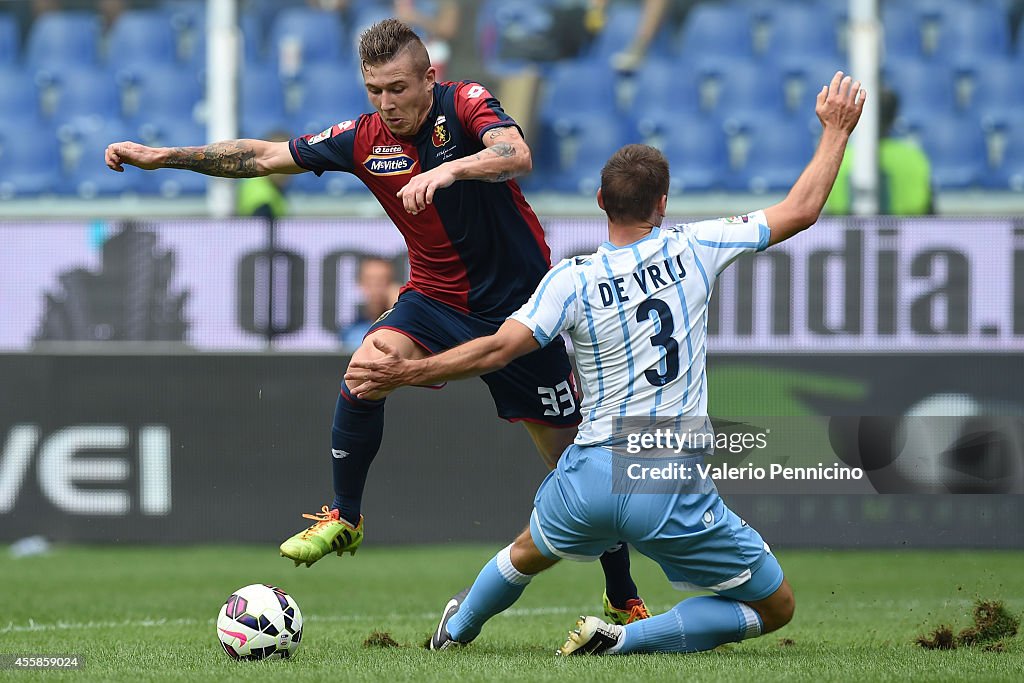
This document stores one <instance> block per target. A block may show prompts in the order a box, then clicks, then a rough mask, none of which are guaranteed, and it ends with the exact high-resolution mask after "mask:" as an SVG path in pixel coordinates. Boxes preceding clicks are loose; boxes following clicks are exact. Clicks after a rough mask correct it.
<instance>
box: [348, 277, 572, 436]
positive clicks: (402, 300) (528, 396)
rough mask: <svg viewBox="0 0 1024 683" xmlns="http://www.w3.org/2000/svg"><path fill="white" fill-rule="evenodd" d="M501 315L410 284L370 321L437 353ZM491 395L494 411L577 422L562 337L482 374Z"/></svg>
mask: <svg viewBox="0 0 1024 683" xmlns="http://www.w3.org/2000/svg"><path fill="white" fill-rule="evenodd" d="M503 322H504V321H503V320H502V321H500V322H494V321H492V320H487V319H485V318H482V317H480V316H477V315H473V314H472V313H464V312H462V311H459V310H457V309H455V308H452V307H451V306H448V305H447V304H443V303H441V302H439V301H435V300H433V299H431V298H429V297H426V296H423V295H422V294H420V293H419V292H415V291H412V290H408V291H405V292H403V293H402V295H401V296H399V297H398V301H397V302H396V303H395V306H394V308H392V309H391V310H390V311H387V312H386V313H384V315H382V316H381V317H380V318H379V319H378V320H377V322H375V323H374V324H373V325H371V326H370V329H369V331H368V332H367V334H370V333H372V332H373V331H374V330H380V329H385V330H395V331H396V332H400V333H402V334H404V335H405V336H407V337H409V338H410V339H412V340H413V341H414V342H416V344H418V345H419V346H420V347H422V348H423V349H425V350H426V351H429V352H430V353H440V352H441V351H446V350H448V349H450V348H452V347H454V346H458V345H459V344H463V343H465V342H467V341H470V340H471V339H476V338H477V337H486V336H488V335H491V334H494V333H495V332H497V331H498V328H499V327H501V324H502V323H503ZM481 379H483V381H484V382H486V383H487V387H488V388H489V389H490V391H491V398H492V399H494V406H495V408H496V409H497V411H498V416H499V417H501V418H503V419H505V420H509V421H510V422H516V421H519V420H524V421H526V422H535V423H538V424H545V425H551V426H553V427H572V426H575V425H578V424H579V423H580V408H579V399H578V397H577V395H576V387H575V384H574V382H573V378H572V365H571V364H570V363H569V355H568V354H567V353H566V351H565V343H564V342H563V341H562V340H561V338H556V339H553V340H552V341H551V343H550V344H548V345H547V346H545V347H544V348H542V349H538V350H537V351H534V352H532V353H528V354H526V355H525V356H520V357H519V358H517V359H515V360H514V361H512V362H511V363H509V364H508V365H507V366H506V367H504V368H502V369H501V370H498V371H497V372H492V373H490V374H487V375H483V376H482V377H481Z"/></svg>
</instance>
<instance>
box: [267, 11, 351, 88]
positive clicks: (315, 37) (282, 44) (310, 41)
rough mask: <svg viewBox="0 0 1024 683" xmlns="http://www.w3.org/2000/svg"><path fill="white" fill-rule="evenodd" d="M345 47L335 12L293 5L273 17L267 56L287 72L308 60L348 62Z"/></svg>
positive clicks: (306, 62) (340, 26) (299, 66)
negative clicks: (294, 51) (295, 52)
mask: <svg viewBox="0 0 1024 683" xmlns="http://www.w3.org/2000/svg"><path fill="white" fill-rule="evenodd" d="M346 46H347V44H346V43H345V42H344V32H343V31H342V25H341V18H340V15H339V14H338V13H337V12H330V11H326V10H314V9H307V8H302V7H293V8H289V9H285V10H283V11H281V12H280V13H279V14H278V15H277V17H276V18H275V19H274V24H273V28H272V29H271V33H270V41H269V54H268V55H267V57H268V60H269V61H271V62H274V63H277V64H279V65H280V67H281V69H282V73H287V72H288V71H291V70H293V69H294V70H298V69H299V68H301V67H302V65H303V64H308V63H311V62H327V61H334V62H341V61H348V59H349V50H348V49H346ZM293 50H297V52H298V54H297V55H296V54H293V52H292V51H293ZM282 62H283V63H282ZM292 62H295V63H292Z"/></svg>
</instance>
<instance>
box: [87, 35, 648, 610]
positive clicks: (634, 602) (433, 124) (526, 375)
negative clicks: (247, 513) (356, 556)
mask: <svg viewBox="0 0 1024 683" xmlns="http://www.w3.org/2000/svg"><path fill="white" fill-rule="evenodd" d="M359 58H360V64H361V69H362V74H363V80H364V83H365V85H366V91H367V94H368V97H369V100H370V103H371V104H372V105H373V107H374V110H375V111H374V112H373V113H371V114H363V115H361V116H359V117H358V118H355V119H350V120H346V121H342V122H341V123H338V124H337V125H334V126H331V127H330V128H328V129H327V130H325V131H323V132H320V133H317V134H313V135H305V136H302V137H299V138H296V139H294V140H291V141H290V142H279V143H273V142H264V141H260V140H231V141H225V142H219V143H214V144H211V145H207V146H205V147H183V148H182V147H178V148H150V147H145V146H143V145H139V144H136V143H132V142H121V143H115V144H112V145H110V146H109V147H108V148H107V165H108V166H110V168H112V169H113V170H123V165H124V164H130V165H133V166H137V167H139V168H143V169H147V170H148V169H156V168H184V169H189V170H193V171H197V172H200V173H206V174H208V175H215V176H223V177H234V178H241V177H250V176H258V175H267V174H270V173H302V172H304V171H312V172H314V173H316V174H317V175H320V174H322V173H323V172H325V171H343V172H348V173H352V174H354V175H355V176H356V177H358V178H359V179H360V180H361V181H362V182H363V183H364V184H366V186H367V187H368V188H369V189H370V191H371V192H372V193H373V194H374V196H375V197H376V198H377V200H378V201H379V202H380V204H381V206H382V207H383V208H384V210H385V212H386V213H387V214H388V216H389V217H390V218H391V220H392V221H393V222H394V223H395V225H396V226H397V227H398V229H399V230H400V231H401V233H402V235H403V236H404V237H405V240H406V244H407V245H408V251H409V264H410V278H409V282H408V283H407V284H406V285H405V286H404V287H403V288H402V292H401V294H400V296H399V299H398V302H397V303H396V305H395V307H394V308H393V309H392V310H390V311H388V312H387V313H385V314H384V315H383V316H381V318H380V319H379V320H378V321H377V322H376V323H375V324H374V325H373V326H372V327H371V328H370V330H369V332H368V333H367V335H366V337H365V338H364V340H363V343H362V345H361V346H360V347H359V349H358V350H357V351H356V352H355V353H354V354H353V359H354V360H363V359H373V358H376V357H379V356H381V355H382V353H381V351H380V350H379V349H378V348H377V346H375V342H384V344H386V345H387V346H388V347H390V348H394V349H397V350H398V351H399V352H400V353H401V354H402V355H403V356H405V357H408V358H421V357H424V356H427V355H431V354H434V353H438V352H440V351H444V350H446V349H449V348H452V347H454V346H457V345H459V344H461V343H463V342H465V341H468V340H470V339H474V338H476V337H481V336H487V335H490V334H492V333H494V332H495V331H496V330H497V329H498V327H499V326H500V325H501V323H502V322H503V321H504V320H505V319H506V318H507V317H508V316H509V315H511V314H512V313H513V312H514V311H515V310H517V309H518V308H519V307H520V306H521V305H522V304H523V303H524V302H525V301H526V300H527V299H528V298H529V296H530V294H531V293H532V292H533V290H534V288H535V287H536V286H537V284H538V283H539V282H540V281H541V279H542V278H543V276H544V274H545V273H546V272H547V271H548V269H549V268H550V266H551V263H550V253H549V249H548V246H547V244H546V242H545V240H544V232H543V229H542V227H541V225H540V221H538V219H537V216H536V215H535V214H534V212H533V209H532V208H530V205H529V204H528V203H527V202H526V199H525V198H524V197H523V193H522V192H521V190H520V189H519V186H518V184H517V183H516V181H515V180H514V178H515V177H517V176H520V175H523V174H525V173H528V172H529V171H530V170H531V168H532V161H531V155H530V148H529V146H528V145H527V144H526V142H525V140H524V139H523V137H522V132H521V130H520V129H519V127H518V125H517V124H516V122H515V121H514V120H513V119H512V118H511V117H509V116H508V114H506V113H505V112H504V111H503V110H502V108H501V105H500V104H499V102H498V100H497V99H495V98H494V96H493V95H492V94H491V93H490V92H489V91H488V90H487V88H485V87H484V86H483V85H480V84H478V83H473V82H460V83H453V82H438V81H437V79H436V73H435V70H434V68H433V67H432V66H431V65H430V61H429V58H428V56H427V52H426V49H425V48H424V46H423V43H422V42H421V41H420V39H419V37H417V36H416V34H415V33H414V32H413V31H412V30H411V29H409V27H408V26H406V25H405V24H403V23H402V22H400V21H397V20H395V19H387V20H384V21H382V22H380V23H378V24H375V25H374V26H372V27H370V28H369V29H367V30H366V31H365V32H364V33H363V34H362V36H361V37H360V44H359ZM317 87H324V88H329V87H332V86H331V84H330V83H323V84H319V85H318V86H317ZM483 379H484V381H485V382H486V383H487V385H488V388H489V389H490V391H491V395H492V397H493V399H494V403H495V406H496V409H497V413H498V415H499V416H500V417H502V418H504V419H506V420H510V421H521V422H523V424H524V425H525V426H526V429H527V430H528V431H529V433H530V436H531V437H532V438H533V441H534V443H535V444H536V445H537V448H538V450H539V451H540V453H541V455H542V457H543V458H544V460H545V462H546V463H547V464H548V466H549V467H554V465H555V463H556V462H557V460H558V456H559V454H560V453H561V452H562V451H563V450H564V449H565V447H566V446H568V445H569V444H570V443H571V442H572V440H573V438H574V437H575V434H576V426H577V425H578V424H579V422H580V412H579V405H578V399H577V394H576V390H575V386H574V384H573V380H572V369H571V366H570V364H569V359H568V356H567V354H566V351H565V347H564V344H563V343H562V342H561V340H556V341H555V342H553V343H551V344H549V345H548V346H546V347H545V348H544V349H541V350H539V351H537V352H536V353H532V354H529V355H527V356H524V357H522V358H521V359H519V360H517V361H516V362H515V363H513V364H512V365H509V366H508V367H507V368H505V369H503V370H501V371H499V372H495V373H492V374H490V375H487V376H485V377H484V378H483ZM385 398H386V394H384V393H381V394H379V395H371V396H364V397H359V398H357V397H355V396H353V395H352V393H351V391H350V387H349V386H348V384H347V383H346V382H344V381H343V382H342V383H341V392H340V395H339V397H338V400H337V404H336V409H335V415H334V425H333V429H332V438H331V441H332V443H331V450H332V456H333V457H332V466H333V472H334V489H335V498H334V501H333V503H332V504H331V505H325V506H323V509H322V512H321V513H318V514H315V515H305V516H306V517H308V518H310V519H313V520H315V523H314V524H313V525H312V526H311V527H309V528H308V529H306V530H304V531H302V532H300V533H298V534H296V535H295V536H293V537H292V538H290V539H288V540H287V541H285V542H284V543H283V544H282V545H281V554H282V555H284V556H286V557H289V558H291V559H292V560H294V561H295V563H296V565H298V564H302V563H305V564H306V565H307V566H309V565H311V564H312V563H313V562H316V561H317V560H319V559H320V558H321V557H323V556H324V555H326V554H327V553H330V552H337V553H338V554H339V555H340V554H342V553H344V552H350V553H354V552H355V550H356V549H357V548H358V547H359V545H360V544H361V543H362V539H363V520H362V515H361V514H360V506H361V501H362V493H363V488H364V485H365V482H366V476H367V472H368V470H369V467H370V463H371V462H372V460H373V458H374V456H375V455H376V453H377V451H378V449H379V447H380V443H381V439H382V436H383V429H384V402H385ZM602 564H603V565H604V568H605V573H606V576H607V577H608V581H607V594H606V601H605V602H606V609H607V613H608V614H609V615H610V616H611V617H612V618H613V619H615V620H617V621H623V622H625V621H629V620H633V619H636V618H642V617H644V616H646V608H645V607H644V606H643V603H642V601H641V600H640V599H639V598H638V596H637V592H636V586H635V585H634V584H633V582H632V579H631V578H630V577H629V559H628V554H627V551H626V550H625V547H624V546H623V548H622V549H621V550H620V551H617V552H612V553H608V554H606V556H605V557H603V558H602Z"/></svg>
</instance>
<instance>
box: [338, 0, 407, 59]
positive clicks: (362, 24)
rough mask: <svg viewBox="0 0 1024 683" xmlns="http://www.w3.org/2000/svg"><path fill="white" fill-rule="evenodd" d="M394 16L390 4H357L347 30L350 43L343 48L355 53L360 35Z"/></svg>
mask: <svg viewBox="0 0 1024 683" xmlns="http://www.w3.org/2000/svg"><path fill="white" fill-rule="evenodd" d="M394 14H395V12H394V7H393V6H392V5H391V4H390V3H388V5H387V6H385V5H383V4H381V3H376V2H361V3H359V6H358V7H356V8H355V11H354V13H353V15H352V25H351V27H350V30H349V35H350V37H351V39H352V41H351V43H350V44H349V45H346V46H345V49H346V50H352V52H353V53H355V52H357V50H358V46H359V36H360V34H362V32H363V31H365V30H366V29H368V28H370V27H371V26H373V25H374V24H376V23H377V22H378V21H380V20H382V19H387V18H388V17H392V16H394ZM420 35H422V33H421V34H420Z"/></svg>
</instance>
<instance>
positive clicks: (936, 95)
mask: <svg viewBox="0 0 1024 683" xmlns="http://www.w3.org/2000/svg"><path fill="white" fill-rule="evenodd" d="M882 75H883V81H884V82H885V83H886V85H888V86H889V87H890V88H892V89H893V90H894V91H895V92H896V94H897V95H899V97H900V117H901V118H908V119H915V118H927V117H928V116H932V115H935V114H939V115H942V114H952V113H953V112H955V111H956V108H957V107H956V84H955V82H954V79H953V71H952V69H951V68H950V67H949V66H947V65H946V64H939V63H933V62H927V61H924V60H919V59H908V60H888V61H887V62H886V63H885V64H883V65H882Z"/></svg>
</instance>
